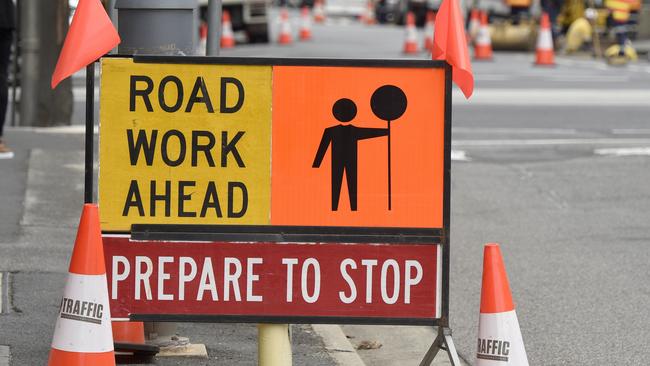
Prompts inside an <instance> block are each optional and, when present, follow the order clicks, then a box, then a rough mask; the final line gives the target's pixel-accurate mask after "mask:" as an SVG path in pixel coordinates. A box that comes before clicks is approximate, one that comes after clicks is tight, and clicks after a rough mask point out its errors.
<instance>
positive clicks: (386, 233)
mask: <svg viewBox="0 0 650 366" xmlns="http://www.w3.org/2000/svg"><path fill="white" fill-rule="evenodd" d="M105 57H107V58H111V57H119V58H132V59H133V62H134V63H154V64H179V65H182V64H198V65H247V66H322V67H365V68H375V67H376V68H390V67H393V68H423V69H427V68H434V69H443V70H444V89H445V90H444V116H443V123H444V126H443V136H444V147H443V149H444V150H443V160H444V161H443V174H442V181H443V197H442V223H443V224H442V227H441V228H394V227H389V228H386V227H344V226H327V227H325V226H274V225H166V224H133V225H132V227H131V231H130V232H123V231H111V232H106V234H122V235H124V234H130V235H131V238H132V239H133V240H139V241H160V240H168V241H214V242H224V241H226V242H231V241H246V242H354V243H386V244H395V245H399V244H400V243H411V244H421V245H438V246H439V248H440V249H441V251H442V253H441V256H440V257H441V258H440V260H439V262H438V265H441V266H442V268H441V269H439V273H440V274H441V279H440V280H439V283H440V286H441V289H440V290H439V291H440V302H441V304H440V308H441V311H440V317H439V318H436V319H418V318H416V319H412V318H375V317H355V318H350V317H311V316H308V317H283V316H250V315H247V316H232V315H184V314H156V315H154V314H131V315H130V316H129V319H130V320H132V321H182V322H225V323H242V322H244V323H296V324H297V323H306V324H378V325H379V324H384V325H386V324H393V325H433V326H439V327H440V329H443V328H444V329H447V330H448V327H449V272H450V212H451V210H450V202H451V192H450V189H451V187H450V183H451V96H452V93H451V88H452V68H451V66H450V65H449V64H447V63H446V62H444V61H432V60H403V59H394V60H379V59H321V58H252V57H196V56H131V55H110V56H105ZM93 70H94V66H93ZM93 74H94V72H93ZM90 87H93V88H94V86H93V85H92V82H90V81H88V80H87V88H90ZM91 90H92V89H91ZM87 94H88V93H87ZM92 103H93V101H92V98H91V100H90V101H89V100H88V98H87V115H86V117H87V121H86V122H87V126H88V123H89V122H88V117H89V113H90V116H91V118H93V117H92V113H93V109H92V107H93V105H92ZM89 106H90V107H91V108H90V111H88V108H89ZM90 123H92V124H93V125H94V123H93V121H92V119H91V121H90ZM86 130H87V132H88V128H87V129H86ZM90 131H91V132H92V128H91V129H90ZM86 137H87V138H86V144H85V146H86V157H88V156H90V157H91V158H92V156H93V152H94V146H93V145H94V141H93V140H92V139H90V140H89V139H88V135H86ZM86 163H87V164H86V169H87V171H86V173H87V174H86V179H85V191H86V195H85V197H86V201H87V202H90V201H91V200H89V198H88V197H89V194H88V191H90V192H91V193H90V197H92V190H93V187H94V183H93V181H92V176H91V178H90V179H89V178H88V159H86ZM91 171H92V169H91ZM439 253H440V251H439ZM441 332H442V330H441ZM440 334H442V333H440Z"/></svg>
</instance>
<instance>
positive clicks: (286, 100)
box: [99, 58, 449, 232]
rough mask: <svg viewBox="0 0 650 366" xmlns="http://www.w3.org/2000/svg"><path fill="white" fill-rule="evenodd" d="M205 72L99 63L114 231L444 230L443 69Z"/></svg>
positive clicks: (105, 202) (361, 66)
mask: <svg viewBox="0 0 650 366" xmlns="http://www.w3.org/2000/svg"><path fill="white" fill-rule="evenodd" d="M181 60H182V59H180V58H177V59H174V61H181ZM194 60H198V59H194ZM186 62H187V61H186ZM195 62H197V63H188V64H178V63H171V62H170V61H169V59H167V61H164V62H160V61H158V62H156V61H152V60H149V62H146V61H142V60H141V62H136V61H134V60H133V59H131V58H104V59H103V60H102V76H101V99H100V105H101V111H100V114H101V126H100V172H99V203H100V205H101V212H102V217H101V218H102V229H103V230H104V231H108V232H130V231H131V225H133V224H175V225H177V224H196V225H262V226H269V225H270V226H318V227H329V226H335V227H341V226H345V227H393V228H442V227H443V221H444V220H443V216H444V204H445V202H444V200H445V179H444V178H445V144H448V143H449V141H447V140H446V139H445V103H446V93H445V91H446V84H445V68H444V67H443V66H442V64H439V63H435V62H430V61H416V62H403V61H395V62H393V63H386V62H382V63H381V64H379V62H373V61H368V62H360V61H348V62H346V61H340V60H339V61H330V62H327V61H322V60H321V61H318V60H269V59H262V60H260V59H238V60H232V59H224V60H222V59H219V60H218V61H217V62H219V63H220V64H205V63H198V61H195ZM204 62H205V61H204ZM210 62H214V60H212V61H210ZM238 62H239V64H237V63H238Z"/></svg>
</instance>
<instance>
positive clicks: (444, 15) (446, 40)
mask: <svg viewBox="0 0 650 366" xmlns="http://www.w3.org/2000/svg"><path fill="white" fill-rule="evenodd" d="M433 59H434V60H446V61H447V62H448V63H449V64H450V65H451V66H452V79H453V80H454V82H455V83H456V85H458V87H459V88H460V90H462V91H463V94H465V98H468V99H469V97H470V96H472V93H473V92H474V74H473V73H472V63H471V62H470V60H469V51H468V50H467V36H466V35H465V21H464V20H463V14H462V13H461V10H460V6H459V5H458V0H443V1H442V4H441V5H440V9H439V10H438V13H437V14H436V32H435V34H434V36H433Z"/></svg>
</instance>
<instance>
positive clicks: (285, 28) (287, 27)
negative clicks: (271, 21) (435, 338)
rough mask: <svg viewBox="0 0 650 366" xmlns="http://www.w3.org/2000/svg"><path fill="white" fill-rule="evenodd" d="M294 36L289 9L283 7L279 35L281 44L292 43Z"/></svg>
mask: <svg viewBox="0 0 650 366" xmlns="http://www.w3.org/2000/svg"><path fill="white" fill-rule="evenodd" d="M292 42H293V37H292V36H291V24H290V23H289V11H287V9H282V11H280V34H279V35H278V43H279V44H283V45H286V44H291V43H292Z"/></svg>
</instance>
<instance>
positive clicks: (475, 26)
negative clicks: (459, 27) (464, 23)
mask: <svg viewBox="0 0 650 366" xmlns="http://www.w3.org/2000/svg"><path fill="white" fill-rule="evenodd" d="M479 18H480V11H479V10H478V9H472V12H471V13H470V16H469V27H468V28H467V36H468V37H469V40H470V42H474V41H475V40H476V36H477V35H478V30H479V28H480V27H481V20H480V19H479Z"/></svg>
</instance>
